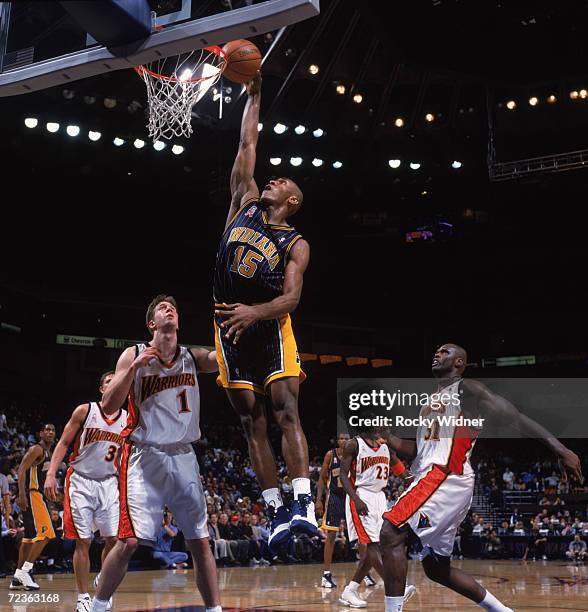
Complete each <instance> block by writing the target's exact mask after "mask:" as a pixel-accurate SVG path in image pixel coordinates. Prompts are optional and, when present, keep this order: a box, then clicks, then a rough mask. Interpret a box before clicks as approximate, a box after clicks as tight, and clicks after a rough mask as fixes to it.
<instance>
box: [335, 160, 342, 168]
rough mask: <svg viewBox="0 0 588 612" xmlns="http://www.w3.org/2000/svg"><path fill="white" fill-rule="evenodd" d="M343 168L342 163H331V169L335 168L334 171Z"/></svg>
mask: <svg viewBox="0 0 588 612" xmlns="http://www.w3.org/2000/svg"><path fill="white" fill-rule="evenodd" d="M341 167H343V164H342V162H340V161H335V162H333V168H335V169H336V170H339V168H341Z"/></svg>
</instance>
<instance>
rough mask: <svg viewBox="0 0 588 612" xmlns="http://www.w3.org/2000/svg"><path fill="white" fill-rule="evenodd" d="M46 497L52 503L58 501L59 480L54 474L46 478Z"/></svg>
mask: <svg viewBox="0 0 588 612" xmlns="http://www.w3.org/2000/svg"><path fill="white" fill-rule="evenodd" d="M44 489H45V496H46V497H47V499H49V500H50V501H57V479H56V478H55V476H53V475H52V474H47V476H46V477H45V487H44Z"/></svg>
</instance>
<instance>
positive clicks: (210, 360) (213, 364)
mask: <svg viewBox="0 0 588 612" xmlns="http://www.w3.org/2000/svg"><path fill="white" fill-rule="evenodd" d="M190 351H191V352H192V355H193V356H194V360H195V361H196V365H197V366H198V371H199V372H218V363H217V361H216V351H209V350H208V349H205V348H193V349H190Z"/></svg>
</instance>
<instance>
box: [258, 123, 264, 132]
mask: <svg viewBox="0 0 588 612" xmlns="http://www.w3.org/2000/svg"><path fill="white" fill-rule="evenodd" d="M261 130H263V123H258V124H257V131H258V132H261Z"/></svg>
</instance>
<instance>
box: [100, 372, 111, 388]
mask: <svg viewBox="0 0 588 612" xmlns="http://www.w3.org/2000/svg"><path fill="white" fill-rule="evenodd" d="M112 374H114V370H108V372H104V374H102V376H101V377H100V384H99V385H98V389H100V388H101V387H102V385H103V384H104V381H105V380H106V378H107V377H108V376H111V375H112Z"/></svg>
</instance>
